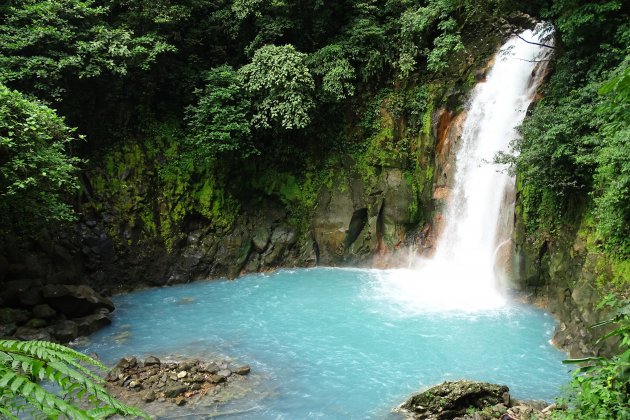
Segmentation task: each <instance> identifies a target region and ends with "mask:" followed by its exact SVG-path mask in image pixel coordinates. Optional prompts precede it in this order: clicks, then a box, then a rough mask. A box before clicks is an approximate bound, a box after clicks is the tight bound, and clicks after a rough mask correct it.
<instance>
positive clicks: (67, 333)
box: [52, 321, 79, 343]
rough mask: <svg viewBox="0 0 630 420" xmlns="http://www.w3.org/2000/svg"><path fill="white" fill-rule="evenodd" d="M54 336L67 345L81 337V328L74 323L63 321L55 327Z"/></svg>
mask: <svg viewBox="0 0 630 420" xmlns="http://www.w3.org/2000/svg"><path fill="white" fill-rule="evenodd" d="M52 334H53V335H54V336H55V338H56V339H57V340H59V341H61V342H62V343H67V342H68V341H72V340H74V339H75V338H77V337H78V336H79V326H78V325H77V323H76V322H74V321H61V322H58V323H56V324H55V325H54V326H53V329H52Z"/></svg>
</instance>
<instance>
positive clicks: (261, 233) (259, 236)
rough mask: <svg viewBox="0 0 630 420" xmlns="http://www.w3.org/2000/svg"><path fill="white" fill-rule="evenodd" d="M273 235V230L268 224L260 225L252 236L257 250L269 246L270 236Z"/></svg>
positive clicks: (262, 249)
mask: <svg viewBox="0 0 630 420" xmlns="http://www.w3.org/2000/svg"><path fill="white" fill-rule="evenodd" d="M270 237H271V230H270V229H269V227H268V226H260V227H258V228H257V229H256V230H255V231H254V235H253V236H252V244H253V245H254V249H255V250H256V252H259V253H260V252H263V251H264V250H265V249H266V248H267V244H268V243H269V238H270Z"/></svg>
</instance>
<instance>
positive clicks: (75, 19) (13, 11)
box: [0, 0, 173, 99]
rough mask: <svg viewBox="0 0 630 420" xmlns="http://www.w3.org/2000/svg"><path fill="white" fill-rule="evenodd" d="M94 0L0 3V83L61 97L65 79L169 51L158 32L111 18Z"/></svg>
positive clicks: (138, 63) (117, 70)
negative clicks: (143, 31)
mask: <svg viewBox="0 0 630 420" xmlns="http://www.w3.org/2000/svg"><path fill="white" fill-rule="evenodd" d="M109 12H110V10H109V7H108V6H104V5H101V4H100V2H99V3H97V2H95V1H94V0H86V1H80V0H49V1H30V0H12V1H10V2H8V4H7V5H5V6H3V7H2V8H0V22H2V23H0V82H2V83H4V84H8V85H11V86H12V87H14V88H18V89H20V90H22V91H24V92H33V93H36V94H38V95H39V96H40V97H41V98H46V99H51V98H52V99H60V98H61V97H62V96H63V94H64V88H65V87H64V85H65V84H67V83H68V79H76V78H92V77H96V76H99V75H101V74H102V73H104V72H109V73H112V74H117V75H124V74H126V73H127V71H128V69H129V68H134V67H137V68H142V69H145V70H146V69H148V68H149V66H150V65H151V64H152V63H153V62H154V61H155V59H156V57H157V56H158V55H160V54H162V53H164V52H167V51H173V46H172V45H170V44H168V43H166V42H165V41H164V40H163V39H162V38H161V37H160V36H159V35H157V34H156V33H146V34H140V35H138V34H136V33H135V31H134V29H132V28H129V27H127V26H126V25H124V24H121V25H112V24H110V23H109V21H108V20H109V19H108V14H109Z"/></svg>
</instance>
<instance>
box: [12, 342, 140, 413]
mask: <svg viewBox="0 0 630 420" xmlns="http://www.w3.org/2000/svg"><path fill="white" fill-rule="evenodd" d="M94 368H97V369H102V370H104V369H106V367H105V366H104V365H103V364H101V363H100V362H98V361H97V360H94V359H93V358H91V357H88V356H86V355H84V354H82V353H80V352H78V351H75V350H72V349H70V348H68V347H66V346H62V345H61V344H55V343H49V342H47V341H17V340H0V417H1V418H8V419H17V418H18V417H17V416H18V414H19V413H24V414H28V415H31V416H32V417H35V418H39V417H41V418H52V419H58V418H69V419H81V420H83V419H101V418H105V417H108V416H110V415H113V414H118V415H123V416H135V417H142V418H149V416H148V415H147V414H145V413H143V412H142V411H141V410H138V409H136V408H133V407H129V406H127V405H125V404H122V403H121V402H119V401H118V400H116V399H115V398H114V397H112V396H111V395H110V394H109V393H108V392H107V391H106V390H105V388H104V387H103V383H104V380H103V379H102V378H101V377H99V376H98V375H97V374H96V373H94V372H93V371H92V370H91V369H94ZM41 381H49V382H50V383H52V384H53V385H52V386H51V387H47V388H44V387H42V386H41V385H40V382H41ZM51 389H54V390H51Z"/></svg>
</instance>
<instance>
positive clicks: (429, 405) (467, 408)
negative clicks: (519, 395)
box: [395, 380, 557, 420]
mask: <svg viewBox="0 0 630 420" xmlns="http://www.w3.org/2000/svg"><path fill="white" fill-rule="evenodd" d="M556 409H557V405H556V404H548V403H546V402H545V401H519V400H515V399H513V398H512V396H511V395H510V393H509V388H508V387H507V386H505V385H496V384H490V383H486V382H475V381H467V380H460V381H447V382H443V383H441V384H439V385H436V386H433V387H431V388H429V389H427V390H426V391H424V392H421V393H419V394H415V395H413V396H412V397H411V398H409V399H408V400H407V401H405V402H404V403H403V404H401V405H400V406H399V407H398V408H397V409H396V410H395V411H397V412H399V413H400V414H402V415H403V416H405V418H408V419H426V420H453V419H457V420H494V419H497V420H530V419H544V418H548V417H550V416H551V415H552V414H551V413H552V412H553V411H554V410H556Z"/></svg>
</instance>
